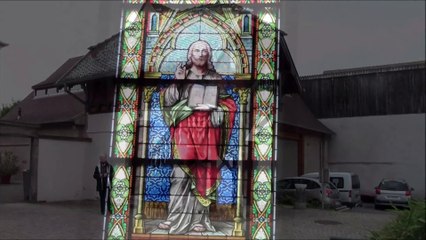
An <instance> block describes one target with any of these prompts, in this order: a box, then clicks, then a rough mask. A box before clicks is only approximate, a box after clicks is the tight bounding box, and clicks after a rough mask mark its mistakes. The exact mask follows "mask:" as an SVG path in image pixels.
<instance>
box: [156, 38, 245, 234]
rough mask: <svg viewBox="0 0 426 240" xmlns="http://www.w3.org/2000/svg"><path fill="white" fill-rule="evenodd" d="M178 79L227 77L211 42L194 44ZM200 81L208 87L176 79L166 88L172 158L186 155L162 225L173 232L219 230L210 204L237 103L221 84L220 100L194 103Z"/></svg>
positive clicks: (173, 183)
mask: <svg viewBox="0 0 426 240" xmlns="http://www.w3.org/2000/svg"><path fill="white" fill-rule="evenodd" d="M175 79H176V80H185V79H189V80H221V76H220V74H218V73H217V72H216V70H215V68H214V66H213V63H212V49H211V47H210V45H209V44H208V43H207V42H206V41H202V40H200V41H196V42H194V43H192V44H191V46H190V47H189V50H188V61H187V62H186V64H180V65H178V67H177V69H176V72H175ZM196 85H198V86H197V87H199V88H200V86H201V88H203V86H202V85H201V84H185V83H184V82H183V84H171V85H170V86H168V87H167V89H165V91H164V92H163V93H162V94H163V99H164V102H163V109H164V110H165V112H164V118H165V121H166V123H167V124H168V125H169V127H170V133H171V140H172V157H173V159H176V160H181V161H180V162H179V163H176V164H174V166H173V170H172V173H171V178H170V179H171V186H170V202H169V205H168V217H167V219H166V221H163V222H161V223H160V224H159V225H158V228H160V229H163V230H168V232H169V233H170V234H185V233H187V232H190V231H195V232H204V231H210V232H215V231H216V230H215V228H214V226H213V225H212V223H211V221H210V217H209V206H210V204H211V203H212V201H214V198H215V192H216V189H217V187H218V185H219V176H218V175H219V170H220V169H219V167H218V166H219V165H220V161H219V160H224V155H225V152H226V147H227V145H228V142H229V138H230V133H231V129H232V127H233V123H234V119H235V113H236V109H237V106H236V104H235V102H234V100H233V98H232V97H231V96H230V95H229V94H226V91H225V89H223V88H221V87H219V89H218V90H217V91H218V92H217V95H218V96H217V99H218V100H217V104H215V105H213V104H204V103H197V104H195V105H191V104H190V102H191V100H190V99H191V96H192V94H194V93H193V89H194V87H195V86H196ZM197 91H198V90H197ZM209 100H211V99H209Z"/></svg>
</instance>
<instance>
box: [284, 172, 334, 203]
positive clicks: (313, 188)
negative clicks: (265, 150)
mask: <svg viewBox="0 0 426 240" xmlns="http://www.w3.org/2000/svg"><path fill="white" fill-rule="evenodd" d="M295 184H306V189H305V197H306V201H307V202H310V203H312V204H313V205H321V201H322V184H321V183H320V182H319V181H318V180H316V179H312V178H305V177H288V178H284V179H282V180H279V181H278V182H277V199H278V202H283V201H286V200H294V199H295V198H296V186H295ZM324 191H325V195H324V204H325V205H326V206H327V207H336V206H339V205H340V202H339V190H338V189H337V187H336V186H335V185H334V184H333V183H331V182H326V183H324Z"/></svg>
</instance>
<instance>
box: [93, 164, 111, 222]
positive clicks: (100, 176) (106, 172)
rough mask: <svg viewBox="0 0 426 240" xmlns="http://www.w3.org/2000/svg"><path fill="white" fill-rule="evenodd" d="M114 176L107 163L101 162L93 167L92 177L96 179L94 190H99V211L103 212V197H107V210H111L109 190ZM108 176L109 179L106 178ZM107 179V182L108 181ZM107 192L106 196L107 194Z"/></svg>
mask: <svg viewBox="0 0 426 240" xmlns="http://www.w3.org/2000/svg"><path fill="white" fill-rule="evenodd" d="M113 176H114V173H113V168H112V166H111V165H110V164H109V163H103V164H101V165H99V166H97V167H96V168H95V171H94V172H93V178H95V179H96V191H98V192H99V199H100V205H101V213H102V214H104V213H105V200H106V199H105V198H108V211H109V212H111V201H110V191H111V184H112V178H113ZM108 177H109V179H108ZM108 180H109V182H108ZM107 192H108V196H107Z"/></svg>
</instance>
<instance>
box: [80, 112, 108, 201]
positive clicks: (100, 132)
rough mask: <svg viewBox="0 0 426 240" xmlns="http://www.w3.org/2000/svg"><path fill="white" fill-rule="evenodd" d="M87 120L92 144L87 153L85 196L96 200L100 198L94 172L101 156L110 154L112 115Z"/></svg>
mask: <svg viewBox="0 0 426 240" xmlns="http://www.w3.org/2000/svg"><path fill="white" fill-rule="evenodd" d="M87 120H88V121H87V135H88V137H90V138H91V139H92V142H91V143H90V146H89V147H88V148H87V149H86V152H85V158H86V161H85V162H84V170H83V183H84V190H83V194H84V196H85V198H89V199H90V198H92V199H94V198H96V197H98V193H97V192H96V181H95V179H93V171H94V170H95V167H96V165H97V164H98V163H99V155H100V154H102V153H106V154H109V146H110V140H111V121H112V113H103V114H93V115H89V116H88V118H87Z"/></svg>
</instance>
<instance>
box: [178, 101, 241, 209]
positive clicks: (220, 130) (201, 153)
mask: <svg viewBox="0 0 426 240" xmlns="http://www.w3.org/2000/svg"><path fill="white" fill-rule="evenodd" d="M218 106H219V107H220V108H222V109H223V110H224V119H223V122H222V124H221V125H220V126H219V127H214V126H213V125H212V123H211V121H210V114H211V112H210V111H195V110H194V111H193V112H192V114H191V115H189V116H188V117H187V118H185V119H183V120H181V121H180V122H178V123H177V124H176V126H171V131H170V132H171V139H172V155H173V158H174V159H178V160H194V161H191V162H190V163H189V162H188V164H185V165H181V167H182V169H183V170H184V171H185V172H186V173H187V174H188V175H189V176H190V177H191V180H192V182H193V184H194V185H195V189H193V192H194V194H195V195H196V196H197V198H198V199H199V200H200V202H201V203H202V204H203V205H205V206H208V205H209V204H210V200H208V198H209V195H211V194H212V193H214V191H215V190H216V188H217V187H218V185H219V184H218V174H219V171H220V169H219V165H220V162H217V161H218V160H223V159H224V156H225V153H226V147H227V145H228V144H229V139H230V135H231V131H232V128H233V125H234V119H235V114H236V111H237V106H236V104H235V102H234V100H233V99H232V97H231V96H227V97H226V98H220V99H219V102H218ZM200 161H202V162H200Z"/></svg>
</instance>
